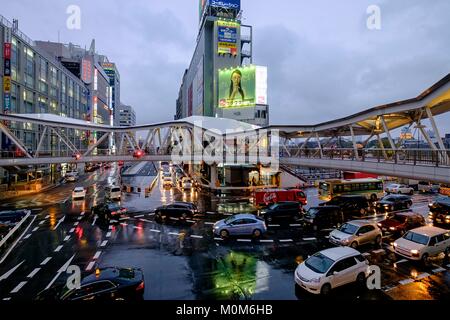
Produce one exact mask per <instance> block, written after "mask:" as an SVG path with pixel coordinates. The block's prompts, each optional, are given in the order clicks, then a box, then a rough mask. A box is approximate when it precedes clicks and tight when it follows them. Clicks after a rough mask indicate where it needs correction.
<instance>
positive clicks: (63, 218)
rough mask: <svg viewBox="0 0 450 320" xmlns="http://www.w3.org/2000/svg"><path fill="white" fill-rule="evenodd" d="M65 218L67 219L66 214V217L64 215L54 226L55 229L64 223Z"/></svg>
mask: <svg viewBox="0 0 450 320" xmlns="http://www.w3.org/2000/svg"><path fill="white" fill-rule="evenodd" d="M65 219H66V216H64V217H62V218H61V219H59V221H58V223H57V224H56V226H55V227H54V228H53V230H56V229H58V227H59V225H60V224H61V223H63V221H64V220H65Z"/></svg>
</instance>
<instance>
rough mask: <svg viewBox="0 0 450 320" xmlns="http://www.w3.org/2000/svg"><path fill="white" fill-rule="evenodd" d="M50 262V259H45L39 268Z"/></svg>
mask: <svg viewBox="0 0 450 320" xmlns="http://www.w3.org/2000/svg"><path fill="white" fill-rule="evenodd" d="M50 260H52V257H47V258H45V259H44V260H43V261H42V262H41V266H45V265H46V264H47V262H49V261H50Z"/></svg>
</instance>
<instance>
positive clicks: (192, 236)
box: [190, 234, 203, 239]
mask: <svg viewBox="0 0 450 320" xmlns="http://www.w3.org/2000/svg"><path fill="white" fill-rule="evenodd" d="M190 237H191V238H194V239H203V236H197V235H195V234H193V235H191V236H190Z"/></svg>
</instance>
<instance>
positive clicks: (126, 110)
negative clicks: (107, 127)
mask: <svg viewBox="0 0 450 320" xmlns="http://www.w3.org/2000/svg"><path fill="white" fill-rule="evenodd" d="M116 121H117V123H116V125H117V126H120V127H131V126H134V125H136V113H135V112H134V109H133V107H132V106H127V105H124V104H122V105H120V107H118V108H116Z"/></svg>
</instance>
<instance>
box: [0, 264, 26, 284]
mask: <svg viewBox="0 0 450 320" xmlns="http://www.w3.org/2000/svg"><path fill="white" fill-rule="evenodd" d="M24 262H25V260H23V261H22V262H21V263H19V264H17V265H16V266H15V267H14V268H12V269H11V270H9V271H8V272H6V273H5V274H4V275H2V276H1V277H0V281H2V280H6V279H8V277H9V276H10V275H11V274H13V272H14V271H16V270H17V269H18V268H19V267H20V266H21V265H22V263H24Z"/></svg>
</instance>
